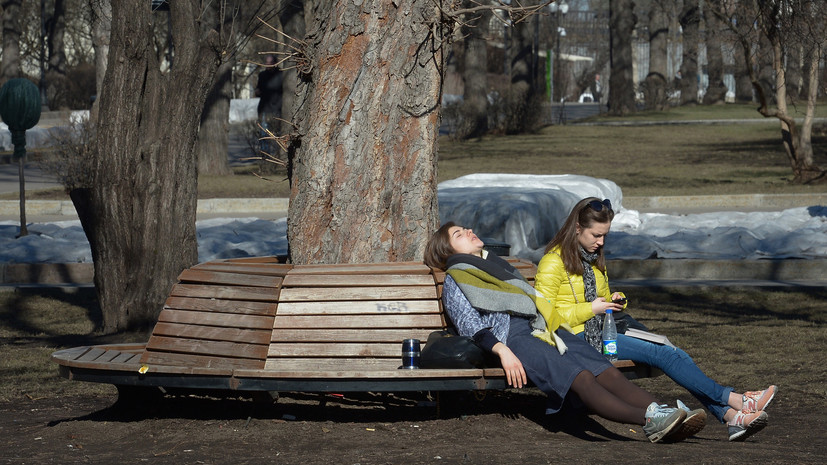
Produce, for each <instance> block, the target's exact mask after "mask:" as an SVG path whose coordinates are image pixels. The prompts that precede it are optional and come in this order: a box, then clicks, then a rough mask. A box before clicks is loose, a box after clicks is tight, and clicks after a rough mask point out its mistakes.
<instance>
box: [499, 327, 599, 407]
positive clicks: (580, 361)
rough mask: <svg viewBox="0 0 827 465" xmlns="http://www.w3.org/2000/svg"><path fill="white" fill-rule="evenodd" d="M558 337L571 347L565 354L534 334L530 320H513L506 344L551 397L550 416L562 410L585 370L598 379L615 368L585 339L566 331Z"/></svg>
mask: <svg viewBox="0 0 827 465" xmlns="http://www.w3.org/2000/svg"><path fill="white" fill-rule="evenodd" d="M557 335H558V336H560V338H561V339H562V340H563V342H565V343H566V345H567V346H568V350H567V351H566V353H565V354H563V355H560V352H558V351H557V347H554V346H551V345H549V344H548V343H546V342H544V341H541V340H540V339H537V338H536V337H534V336H532V335H531V325H530V324H529V320H528V319H526V318H522V317H518V316H512V317H511V318H510V322H509V330H508V340H507V343H506V345H507V346H508V348H509V349H511V351H512V352H514V355H516V356H517V358H519V359H520V362H522V364H523V368H524V369H525V372H526V375H527V376H528V379H530V380H531V382H532V383H534V385H535V386H537V388H539V389H540V390H541V391H543V392H544V393H546V395H547V396H548V398H549V400H548V405H547V407H548V408H547V410H546V412H547V413H555V412H557V411H558V410H560V408H561V407H562V406H563V401H564V400H565V398H566V395H567V394H568V392H569V389H570V388H571V383H572V382H574V378H575V377H576V376H577V375H578V374H580V372H582V371H584V370H585V371H589V372H591V373H592V374H593V375H594V376H597V375H599V374H600V373H603V371H604V370H606V369H607V368H609V367H611V366H612V364H611V362H609V361H608V360H607V359H606V357H604V356H603V354H601V353H599V352H598V351H596V350H595V349H594V347H592V346H590V345H589V344H587V343H586V342H585V341H584V340H583V339H581V338H579V337H577V336H575V335H574V334H571V333H570V332H568V331H566V330H564V329H560V330H558V331H557Z"/></svg>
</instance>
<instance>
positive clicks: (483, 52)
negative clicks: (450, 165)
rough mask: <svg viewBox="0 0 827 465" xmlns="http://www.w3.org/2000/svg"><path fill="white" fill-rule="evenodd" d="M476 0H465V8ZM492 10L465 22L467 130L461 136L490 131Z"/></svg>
mask: <svg viewBox="0 0 827 465" xmlns="http://www.w3.org/2000/svg"><path fill="white" fill-rule="evenodd" d="M474 5H475V1H474V0H464V2H463V8H471V7H473V6H474ZM490 19H491V12H490V11H482V12H481V13H479V14H477V15H475V16H473V17H472V18H466V22H464V23H463V24H462V29H461V32H462V37H464V40H463V41H462V46H463V54H462V81H463V83H464V88H463V95H462V97H463V98H462V108H463V110H462V112H461V115H462V118H463V119H464V120H465V128H466V129H465V130H464V131H463V134H461V135H460V136H461V138H464V139H465V138H471V137H480V136H482V135H483V134H485V133H486V132H488V96H487V94H488V45H487V42H486V37H487V36H488V24H489V21H490Z"/></svg>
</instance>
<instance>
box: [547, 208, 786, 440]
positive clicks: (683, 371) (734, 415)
mask: <svg viewBox="0 0 827 465" xmlns="http://www.w3.org/2000/svg"><path fill="white" fill-rule="evenodd" d="M612 219H614V210H612V204H611V202H610V201H609V200H600V199H598V198H596V197H588V198H585V199H583V200H581V201H580V202H578V203H577V205H575V206H574V208H573V209H572V211H571V213H570V214H569V216H568V218H567V219H566V221H565V223H564V224H563V226H562V228H560V231H558V232H557V234H556V235H555V236H554V238H553V239H552V240H551V242H549V244H548V246H546V250H545V255H544V256H543V258H542V259H541V260H540V263H539V265H538V267H537V274H536V275H535V277H534V286H535V288H536V289H537V290H538V291H540V293H542V294H543V295H544V296H545V297H546V299H548V300H549V302H550V303H551V304H552V305H553V306H554V309H555V312H556V313H557V314H559V315H560V317H562V319H563V321H564V322H566V323H568V324H569V326H571V328H572V330H573V331H574V333H575V334H577V335H579V336H580V337H581V338H583V339H585V340H586V341H587V342H589V343H590V344H591V345H592V346H595V348H597V347H598V346H599V344H600V342H599V340H600V339H601V336H600V335H601V326H602V317H603V314H605V313H606V309H608V308H611V309H612V310H613V311H614V312H617V311H621V310H623V309H624V308H625V307H626V303H625V302H624V303H622V304H620V303H613V302H612V300H618V299H621V298H622V299H625V295H623V293H620V292H614V293H612V292H611V291H610V290H609V278H608V275H607V274H606V261H605V257H604V255H603V244H604V240H605V238H606V235H607V234H608V233H609V228H610V227H611V224H612ZM618 332H620V331H618ZM617 351H618V354H617V356H618V358H619V359H626V360H632V361H634V362H641V363H645V364H647V365H650V366H653V367H657V368H659V369H660V370H662V371H663V372H664V373H665V374H666V375H667V376H669V377H670V378H672V379H673V380H674V381H675V382H676V383H678V384H680V385H681V386H683V387H684V388H686V390H688V391H689V392H690V393H691V394H692V395H693V396H695V398H696V399H698V400H699V401H700V402H701V404H703V405H704V406H705V407H706V408H707V409H708V410H709V411H710V412H712V414H713V415H715V417H716V418H717V419H718V420H719V421H721V422H722V423H726V424H727V427H728V433H729V440H730V441H743V440H744V439H746V438H747V437H749V436H750V435H752V434H754V433H756V432H758V431H760V430H761V429H762V428H764V427H765V426H766V425H767V420H768V416H767V414H766V412H764V409H765V408H766V407H767V405H769V403H770V401H771V400H772V398H773V396H774V395H775V392H776V390H777V388H776V387H775V386H770V387H768V388H767V389H764V390H763V391H753V392H745V393H743V394H741V393H736V392H735V390H734V389H733V388H731V387H724V386H721V385H720V384H718V383H716V382H715V381H713V380H712V379H710V378H709V377H707V376H706V375H705V374H704V373H703V372H702V371H701V369H700V368H698V366H697V365H696V364H695V362H694V361H693V360H692V358H691V357H690V356H689V355H688V354H687V353H686V352H684V351H683V350H681V349H678V348H674V347H671V346H668V345H664V344H658V343H654V342H649V341H645V340H642V339H637V338H634V337H631V336H627V335H625V334H618V335H617ZM595 352H596V351H595ZM678 405H679V406H681V407H682V408H684V409H685V410H687V412H689V415H698V416H701V414H703V415H702V416H703V418H704V419H706V414H704V413H703V410H702V409H696V410H692V411H691V412H690V411H689V409H688V407H686V406H685V405H683V404H682V403H679V404H678Z"/></svg>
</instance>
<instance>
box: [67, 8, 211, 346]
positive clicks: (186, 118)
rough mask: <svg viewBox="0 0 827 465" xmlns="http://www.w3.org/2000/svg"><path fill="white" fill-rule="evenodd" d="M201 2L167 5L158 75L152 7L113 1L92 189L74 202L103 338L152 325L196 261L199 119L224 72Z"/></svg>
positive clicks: (75, 196)
mask: <svg viewBox="0 0 827 465" xmlns="http://www.w3.org/2000/svg"><path fill="white" fill-rule="evenodd" d="M200 11H201V5H200V2H198V1H197V0H188V1H184V0H176V1H175V2H171V12H170V13H171V19H172V34H173V36H174V40H175V44H176V47H175V63H174V66H173V68H172V69H171V70H170V71H168V72H167V73H165V74H162V73H161V72H160V70H159V66H158V62H157V58H156V56H155V52H154V47H153V44H152V30H151V22H152V18H151V12H150V4H149V2H133V1H131V0H117V1H113V2H112V13H113V16H112V36H111V43H110V54H109V66H108V67H107V71H106V76H105V78H104V84H103V86H102V93H101V95H100V102H99V103H100V107H99V112H98V118H97V120H96V121H95V129H96V131H97V138H96V141H95V149H94V154H93V165H94V168H93V180H92V183H91V184H90V187H88V188H83V189H77V190H74V191H72V192H71V193H70V194H71V196H72V199H73V201H74V202H75V208H76V209H77V210H78V215H79V217H80V219H81V223H82V225H83V228H84V231H85V232H86V235H87V238H88V239H89V243H90V245H91V248H92V258H93V260H94V265H95V287H96V290H97V293H98V298H99V301H100V305H101V309H102V311H103V331H104V332H107V333H110V332H116V331H121V330H125V329H132V328H142V327H146V326H148V325H151V324H153V323H154V322H155V320H156V319H157V316H158V314H159V313H160V311H161V308H162V306H163V303H164V300H165V299H166V296H167V294H168V293H169V289H170V287H171V285H172V284H173V283H174V282H175V279H176V277H177V276H178V274H179V273H180V272H181V271H182V270H183V269H184V268H186V267H189V266H191V265H193V264H194V263H195V262H196V260H197V258H198V254H197V243H196V237H195V210H196V203H197V198H196V182H197V180H196V163H197V159H196V155H195V151H194V147H195V143H196V135H197V133H198V124H199V115H200V110H201V108H202V107H203V105H204V100H205V99H206V96H207V92H208V91H209V89H210V86H211V84H212V82H213V77H214V74H215V72H216V69H217V68H218V65H219V49H218V46H217V42H218V40H217V39H218V37H217V33H215V31H211V32H209V33H203V34H202V33H201V32H200V29H199V27H198V22H197V19H196V18H197V17H198V14H199V12H200Z"/></svg>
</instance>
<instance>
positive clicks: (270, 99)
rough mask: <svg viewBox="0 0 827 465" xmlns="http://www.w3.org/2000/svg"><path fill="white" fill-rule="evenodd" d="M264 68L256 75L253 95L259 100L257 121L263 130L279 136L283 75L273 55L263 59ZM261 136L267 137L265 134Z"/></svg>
mask: <svg viewBox="0 0 827 465" xmlns="http://www.w3.org/2000/svg"><path fill="white" fill-rule="evenodd" d="M264 66H265V69H264V70H263V71H262V72H260V73H259V74H258V82H256V89H255V95H256V97H258V98H259V102H258V121H259V124H261V127H262V128H263V129H269V130H270V131H271V132H272V133H273V134H274V135H276V136H279V135H280V134H279V126H280V124H279V119H280V118H281V102H282V91H283V88H284V73H283V72H282V71H281V70H280V69H279V67H278V66H277V65H276V58H275V57H274V56H273V55H267V56H265V57H264ZM263 136H264V137H266V136H267V134H266V132H265V133H264V134H263Z"/></svg>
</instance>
